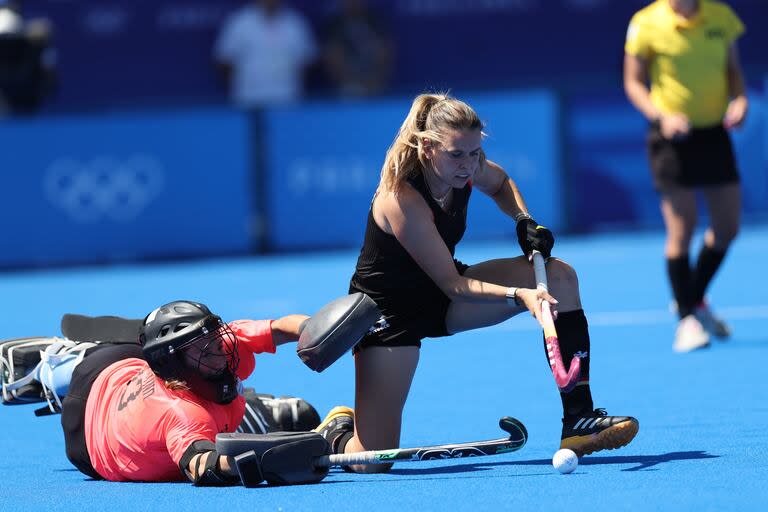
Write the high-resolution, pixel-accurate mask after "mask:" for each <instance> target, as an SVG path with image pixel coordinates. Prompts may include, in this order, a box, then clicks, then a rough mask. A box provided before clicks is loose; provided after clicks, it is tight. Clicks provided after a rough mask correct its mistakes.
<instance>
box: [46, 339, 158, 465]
mask: <svg viewBox="0 0 768 512" xmlns="http://www.w3.org/2000/svg"><path fill="white" fill-rule="evenodd" d="M132 357H134V358H137V359H144V355H143V353H142V351H141V346H140V345H138V344H134V343H120V344H110V345H99V346H96V347H93V348H90V349H88V351H87V352H86V353H85V358H84V359H83V361H82V362H81V363H80V364H78V365H77V367H76V368H75V371H74V372H72V380H71V381H70V383H69V390H68V391H67V396H66V397H64V402H63V403H62V407H61V426H62V428H63V429H64V447H65V449H66V452H67V458H68V459H69V461H70V462H71V463H72V464H73V465H74V466H75V467H76V468H77V469H79V470H80V472H81V473H84V474H86V475H88V476H89V477H91V478H94V479H96V480H103V477H102V476H101V475H99V474H98V473H97V472H96V470H95V469H93V465H92V464H91V457H90V455H88V446H87V445H86V442H85V402H86V400H88V394H89V393H90V392H91V387H93V383H94V381H95V380H96V377H98V376H99V374H100V373H101V372H102V370H104V369H105V368H107V367H108V366H111V365H112V364H114V363H116V362H118V361H121V360H123V359H129V358H132Z"/></svg>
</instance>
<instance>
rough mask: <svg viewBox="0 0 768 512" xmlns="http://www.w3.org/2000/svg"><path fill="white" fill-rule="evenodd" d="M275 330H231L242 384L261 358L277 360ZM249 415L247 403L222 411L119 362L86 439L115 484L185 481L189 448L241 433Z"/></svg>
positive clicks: (103, 380)
mask: <svg viewBox="0 0 768 512" xmlns="http://www.w3.org/2000/svg"><path fill="white" fill-rule="evenodd" d="M271 323H272V322H271V321H270V320H237V321H235V322H232V323H230V324H229V327H230V328H231V329H232V332H234V333H235V336H237V338H238V350H239V355H240V365H239V366H238V369H237V376H238V377H239V378H240V379H245V378H246V377H248V376H249V375H250V374H251V373H252V372H253V370H254V368H255V366H256V360H255V357H254V354H260V353H262V352H270V353H274V352H275V344H274V341H273V340H272V329H271ZM244 412H245V399H244V398H243V396H242V395H240V396H238V397H237V398H236V399H235V400H234V401H232V402H231V403H229V404H217V403H214V402H211V401H209V400H204V399H202V398H200V397H198V396H197V395H195V394H194V393H192V392H191V391H185V390H171V389H168V388H167V387H166V386H165V383H164V382H163V380H162V379H161V378H159V377H157V376H156V375H155V374H154V373H153V372H152V369H151V368H150V367H149V365H148V364H147V362H146V361H143V360H141V359H124V360H122V361H118V362H116V363H114V364H112V365H110V366H108V367H107V368H105V369H104V370H103V371H102V372H101V373H100V374H99V376H98V377H97V378H96V380H95V381H94V383H93V387H92V388H91V391H90V393H89V394H88V400H87V402H86V407H85V439H86V444H87V446H88V454H89V455H90V458H91V464H92V465H93V468H94V469H95V470H96V471H97V472H98V473H99V474H100V475H101V476H102V477H104V478H105V479H107V480H114V481H148V482H162V481H174V480H184V479H185V478H186V477H185V476H184V473H183V472H182V471H181V469H180V468H179V461H180V460H181V457H182V455H183V454H184V452H185V450H186V449H187V448H188V447H189V445H190V444H192V443H193V442H194V441H199V440H207V441H211V442H215V439H216V434H218V433H219V432H234V431H235V430H236V429H237V427H238V426H239V425H240V422H241V421H242V419H243V414H244Z"/></svg>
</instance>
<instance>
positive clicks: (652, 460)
mask: <svg viewBox="0 0 768 512" xmlns="http://www.w3.org/2000/svg"><path fill="white" fill-rule="evenodd" d="M718 457H720V456H719V455H710V454H708V453H706V452H703V451H691V452H670V453H662V454H659V455H618V456H615V457H605V456H603V457H589V456H588V457H582V458H581V459H580V460H579V465H580V466H597V465H606V464H635V466H633V467H631V468H625V469H622V471H640V470H644V469H648V468H651V467H653V466H656V465H658V464H662V463H668V462H676V461H681V460H699V459H716V458H718ZM551 465H552V461H551V460H550V459H536V460H517V461H509V462H488V463H483V462H480V461H478V462H475V463H470V464H459V465H452V466H443V467H436V468H424V469H417V468H414V469H399V468H398V469H393V470H392V471H391V473H392V474H393V475H416V474H419V475H434V474H449V473H463V472H472V471H487V470H488V469H490V468H492V467H493V466H551Z"/></svg>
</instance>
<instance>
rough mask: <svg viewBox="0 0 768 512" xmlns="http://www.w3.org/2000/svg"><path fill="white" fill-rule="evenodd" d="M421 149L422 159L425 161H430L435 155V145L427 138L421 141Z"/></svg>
mask: <svg viewBox="0 0 768 512" xmlns="http://www.w3.org/2000/svg"><path fill="white" fill-rule="evenodd" d="M421 147H422V149H423V150H424V157H425V158H426V159H427V160H431V159H432V157H433V156H434V155H435V143H434V142H433V141H432V139H429V138H427V137H424V138H423V139H421Z"/></svg>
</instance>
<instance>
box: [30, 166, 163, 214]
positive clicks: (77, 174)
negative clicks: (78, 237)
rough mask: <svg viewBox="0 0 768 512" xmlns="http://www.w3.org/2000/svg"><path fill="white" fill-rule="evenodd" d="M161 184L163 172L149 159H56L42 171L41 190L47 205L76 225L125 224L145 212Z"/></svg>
mask: <svg viewBox="0 0 768 512" xmlns="http://www.w3.org/2000/svg"><path fill="white" fill-rule="evenodd" d="M164 181H165V169H164V168H163V165H162V164H161V163H160V162H159V161H158V160H157V159H156V158H154V157H152V156H147V155H134V156H131V157H129V158H127V159H125V160H121V159H117V158H114V157H109V156H99V157H95V158H93V159H91V160H83V161H80V160H76V159H73V158H59V159H57V160H54V161H53V162H52V163H51V164H50V165H49V166H48V168H47V169H46V170H45V173H44V175H43V190H44V193H45V197H46V198H47V199H48V201H50V202H51V204H52V205H53V206H54V207H56V208H58V209H59V210H62V211H63V212H64V213H65V214H66V215H67V217H69V218H70V219H71V220H73V221H75V222H78V223H83V224H85V223H93V222H98V221H101V220H111V221H114V222H122V223H127V222H131V221H132V220H134V219H136V218H137V217H138V216H139V215H140V214H141V213H142V212H144V211H145V210H146V208H147V206H148V205H149V204H150V203H151V202H152V200H153V199H154V198H155V197H157V196H158V195H159V193H160V191H161V190H162V188H163V183H164Z"/></svg>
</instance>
